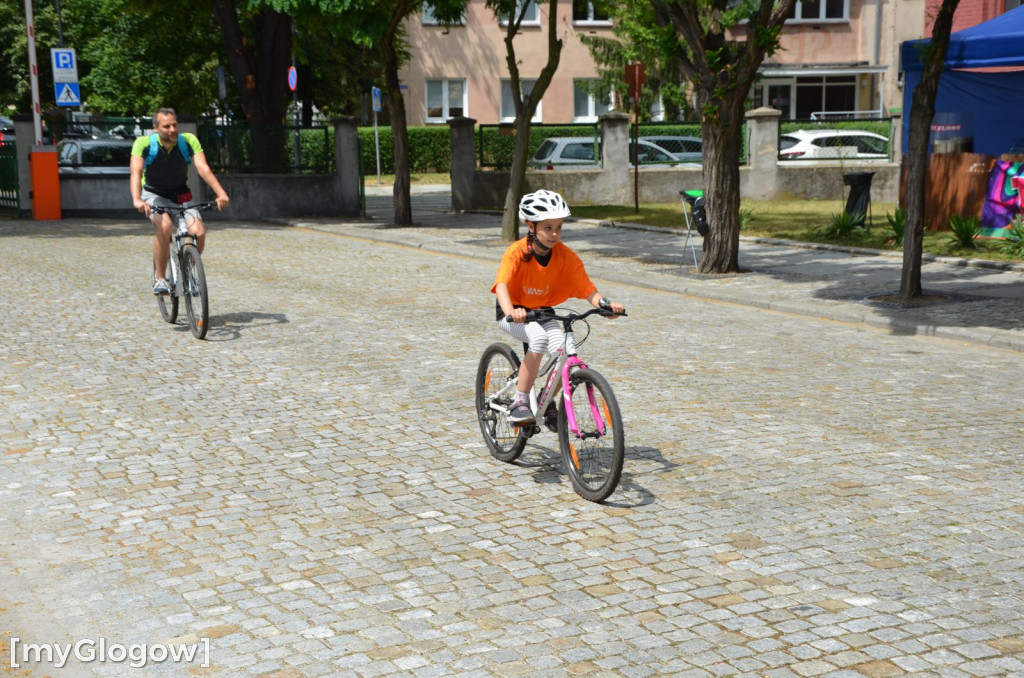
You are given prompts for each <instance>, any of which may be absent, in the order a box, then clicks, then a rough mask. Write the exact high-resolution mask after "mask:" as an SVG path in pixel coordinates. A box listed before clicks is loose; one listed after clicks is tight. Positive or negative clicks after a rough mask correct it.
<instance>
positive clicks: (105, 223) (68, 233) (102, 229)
mask: <svg viewBox="0 0 1024 678" xmlns="http://www.w3.org/2000/svg"><path fill="white" fill-rule="evenodd" d="M206 228H207V230H208V231H210V232H211V233H214V234H215V233H216V232H217V231H223V230H228V229H236V228H237V229H244V230H268V231H269V230H275V231H276V230H280V229H282V228H286V226H283V225H281V224H270V223H259V222H256V223H250V222H237V221H221V220H207V221H206ZM153 233H154V230H153V225H152V224H151V223H150V222H149V220H148V219H145V218H143V217H141V216H140V217H139V218H138V219H118V220H115V219H110V220H102V219H62V220H60V221H27V220H24V219H0V238H2V237H25V236H28V237H34V238H122V237H129V236H146V235H149V236H151V235H153Z"/></svg>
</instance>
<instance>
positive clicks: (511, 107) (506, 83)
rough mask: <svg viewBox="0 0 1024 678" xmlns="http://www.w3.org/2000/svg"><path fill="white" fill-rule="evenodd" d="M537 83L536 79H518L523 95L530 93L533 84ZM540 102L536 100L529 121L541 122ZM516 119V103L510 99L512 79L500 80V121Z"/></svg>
mask: <svg viewBox="0 0 1024 678" xmlns="http://www.w3.org/2000/svg"><path fill="white" fill-rule="evenodd" d="M536 84H537V81H536V80H524V79H521V80H520V81H519V85H520V87H521V89H522V91H523V96H524V97H525V96H526V95H528V94H530V92H532V91H533V86H534V85H536ZM541 103H542V102H537V110H536V111H534V113H533V118H532V119H531V120H530V122H541V114H540V107H541ZM515 119H516V104H515V101H513V99H512V81H511V80H502V81H501V122H514V121H515Z"/></svg>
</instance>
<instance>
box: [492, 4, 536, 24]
mask: <svg viewBox="0 0 1024 678" xmlns="http://www.w3.org/2000/svg"><path fill="white" fill-rule="evenodd" d="M524 2H526V3H527V4H526V13H525V14H524V15H523V22H522V23H521V24H519V25H520V26H540V9H539V8H538V7H537V3H536V2H534V1H533V0H516V14H515V15H516V16H519V13H520V12H521V11H522V10H523V3H524ZM501 24H502V25H503V26H507V25H508V18H507V17H506V18H504V19H502V20H501Z"/></svg>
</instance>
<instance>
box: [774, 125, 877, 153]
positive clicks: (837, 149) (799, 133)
mask: <svg viewBox="0 0 1024 678" xmlns="http://www.w3.org/2000/svg"><path fill="white" fill-rule="evenodd" d="M779 158H780V159H782V160H836V159H840V158H856V159H857V160H888V159H889V140H888V139H887V138H886V137H884V136H882V135H881V134H875V133H874V132H866V131H862V130H847V129H799V130H796V131H793V132H786V133H785V134H781V135H779Z"/></svg>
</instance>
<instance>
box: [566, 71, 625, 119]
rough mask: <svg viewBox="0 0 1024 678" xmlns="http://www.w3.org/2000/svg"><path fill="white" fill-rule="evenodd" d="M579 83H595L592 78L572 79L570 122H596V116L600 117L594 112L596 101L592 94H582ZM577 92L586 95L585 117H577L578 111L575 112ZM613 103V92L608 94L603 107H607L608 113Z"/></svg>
mask: <svg viewBox="0 0 1024 678" xmlns="http://www.w3.org/2000/svg"><path fill="white" fill-rule="evenodd" d="M580 82H596V80H595V79H593V78H574V79H573V81H572V121H573V122H597V118H598V116H599V115H602V114H601V113H598V112H597V110H596V109H597V100H596V99H595V98H594V94H593V93H592V92H584V91H583V88H581V87H580V85H579V83H580ZM577 92H580V93H582V94H586V95H587V114H586V115H578V111H577V110H576V93H577ZM614 101H615V97H614V96H613V92H609V93H608V101H607V102H605V105H606V106H607V108H608V111H611V110H613V105H614Z"/></svg>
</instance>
